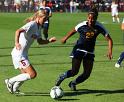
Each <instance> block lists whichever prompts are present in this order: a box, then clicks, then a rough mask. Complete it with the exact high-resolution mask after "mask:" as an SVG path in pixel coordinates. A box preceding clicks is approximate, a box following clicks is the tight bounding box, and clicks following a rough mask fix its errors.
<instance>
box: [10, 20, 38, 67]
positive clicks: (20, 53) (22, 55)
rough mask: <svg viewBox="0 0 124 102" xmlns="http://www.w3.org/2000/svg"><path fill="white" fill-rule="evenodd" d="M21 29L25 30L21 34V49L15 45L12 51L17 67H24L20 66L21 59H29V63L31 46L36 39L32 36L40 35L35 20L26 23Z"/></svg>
mask: <svg viewBox="0 0 124 102" xmlns="http://www.w3.org/2000/svg"><path fill="white" fill-rule="evenodd" d="M21 29H24V30H25V32H21V33H20V36H19V44H21V49H20V50H17V49H16V47H14V48H13V50H12V52H11V54H12V59H13V64H14V66H15V68H20V67H22V66H19V63H20V61H21V60H27V63H28V65H29V61H28V55H27V54H28V49H29V47H30V46H31V44H32V43H33V41H34V38H32V36H33V35H36V36H37V37H40V34H39V30H38V25H37V23H36V22H35V21H31V22H29V23H27V24H25V25H24V26H23V27H21ZM25 67H27V66H25Z"/></svg>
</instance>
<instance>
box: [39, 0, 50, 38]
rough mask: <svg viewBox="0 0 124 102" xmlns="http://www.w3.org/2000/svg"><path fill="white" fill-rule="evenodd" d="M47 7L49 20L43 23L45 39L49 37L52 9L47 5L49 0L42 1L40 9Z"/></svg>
mask: <svg viewBox="0 0 124 102" xmlns="http://www.w3.org/2000/svg"><path fill="white" fill-rule="evenodd" d="M42 9H45V10H46V13H47V15H48V18H47V20H46V21H45V22H44V24H43V34H44V38H45V40H47V39H48V30H49V22H50V19H49V18H50V17H52V11H51V9H50V7H48V6H47V0H42V1H41V3H40V10H42Z"/></svg>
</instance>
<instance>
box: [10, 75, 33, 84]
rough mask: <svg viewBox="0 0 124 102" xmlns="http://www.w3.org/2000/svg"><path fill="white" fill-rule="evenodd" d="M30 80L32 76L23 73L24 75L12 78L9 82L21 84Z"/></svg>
mask: <svg viewBox="0 0 124 102" xmlns="http://www.w3.org/2000/svg"><path fill="white" fill-rule="evenodd" d="M29 79H31V78H30V75H29V74H28V73H23V74H19V75H17V76H15V77H12V78H10V79H9V82H10V83H14V82H21V81H26V80H29Z"/></svg>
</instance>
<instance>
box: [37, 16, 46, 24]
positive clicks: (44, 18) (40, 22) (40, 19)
mask: <svg viewBox="0 0 124 102" xmlns="http://www.w3.org/2000/svg"><path fill="white" fill-rule="evenodd" d="M45 21H46V16H43V17H40V18H39V24H40V25H42V24H43V23H44V22H45Z"/></svg>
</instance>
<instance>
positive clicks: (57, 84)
mask: <svg viewBox="0 0 124 102" xmlns="http://www.w3.org/2000/svg"><path fill="white" fill-rule="evenodd" d="M64 79H65V77H64V74H61V75H60V76H59V77H58V79H57V80H56V83H55V86H59V85H60V84H61V82H62V81H63V80H64Z"/></svg>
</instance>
